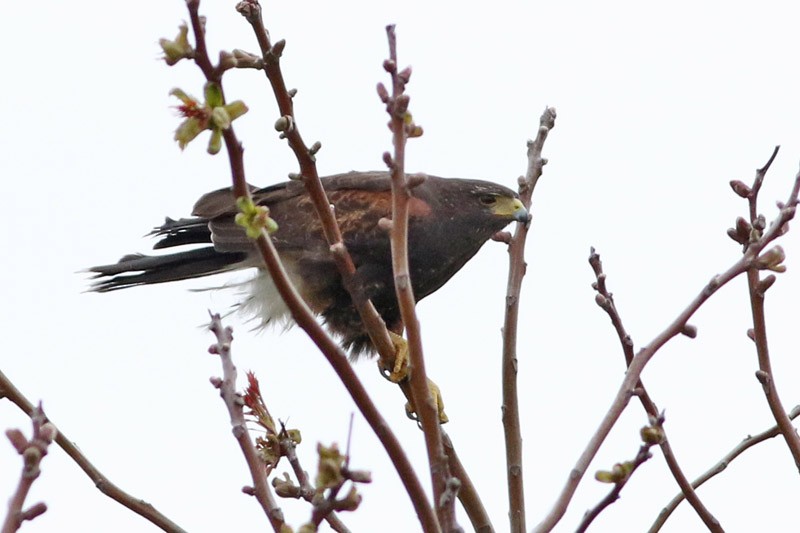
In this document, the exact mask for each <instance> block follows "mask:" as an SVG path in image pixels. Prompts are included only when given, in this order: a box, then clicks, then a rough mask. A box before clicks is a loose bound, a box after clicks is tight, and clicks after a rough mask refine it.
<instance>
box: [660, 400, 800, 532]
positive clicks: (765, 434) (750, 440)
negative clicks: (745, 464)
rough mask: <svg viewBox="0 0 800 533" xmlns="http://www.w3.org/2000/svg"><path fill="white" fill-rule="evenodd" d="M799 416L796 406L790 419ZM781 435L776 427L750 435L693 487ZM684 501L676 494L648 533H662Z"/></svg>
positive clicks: (702, 475) (798, 406)
mask: <svg viewBox="0 0 800 533" xmlns="http://www.w3.org/2000/svg"><path fill="white" fill-rule="evenodd" d="M798 416H800V405H795V406H794V409H792V410H791V411H790V412H789V418H790V419H792V420H794V419H795V418H797V417H798ZM780 434H781V429H780V427H778V426H777V425H775V426H772V427H771V428H769V429H767V430H765V431H762V432H761V433H759V434H758V435H748V436H747V437H745V438H744V439H742V442H740V443H739V444H737V445H736V446H734V448H733V449H732V450H731V451H729V452H728V453H727V454H725V456H724V457H723V458H722V459H720V460H719V461H718V462H717V464H715V465H714V466H712V467H711V468H709V469H708V470H707V471H706V472H704V473H703V474H701V475H700V476H698V477H697V479H695V480H694V481H692V487H693V488H695V489H697V488H699V487H700V485H702V484H703V483H705V482H706V481H708V480H709V479H711V478H712V477H714V476H716V475H717V474H719V473H720V472H722V471H724V470H725V469H726V468H728V466H729V465H730V464H731V462H732V461H733V460H734V459H736V458H737V457H738V456H739V455H741V454H742V452H745V451H746V450H748V449H750V448H752V447H753V446H755V445H756V444H760V443H762V442H764V441H765V440H768V439H771V438H773V437H776V436H778V435H780ZM683 500H684V493H683V492H679V493H678V494H676V495H675V497H674V498H672V500H671V501H670V502H669V503H668V504H667V505H666V506H665V507H664V508H663V509H662V510H661V512H660V513H659V514H658V518H656V520H655V522H653V525H652V526H650V529H649V530H648V533H657V532H658V531H660V530H661V528H662V526H663V525H664V524H665V523H666V521H667V519H668V518H669V516H670V515H671V514H672V512H673V511H674V510H675V509H677V507H678V505H680V503H681V502H682V501H683Z"/></svg>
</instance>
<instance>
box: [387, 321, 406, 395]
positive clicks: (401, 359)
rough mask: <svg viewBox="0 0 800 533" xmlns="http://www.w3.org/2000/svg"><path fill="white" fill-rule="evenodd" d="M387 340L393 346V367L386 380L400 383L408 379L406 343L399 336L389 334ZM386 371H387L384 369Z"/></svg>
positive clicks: (392, 333)
mask: <svg viewBox="0 0 800 533" xmlns="http://www.w3.org/2000/svg"><path fill="white" fill-rule="evenodd" d="M389 338H391V339H392V344H393V345H394V366H393V367H392V371H391V372H390V373H389V375H387V376H386V378H387V379H388V380H389V381H391V382H392V383H400V382H401V381H403V380H404V379H406V378H407V377H408V374H409V372H408V341H406V340H405V339H404V338H403V337H402V336H401V335H398V334H397V333H394V332H392V331H390V332H389ZM385 370H388V369H385Z"/></svg>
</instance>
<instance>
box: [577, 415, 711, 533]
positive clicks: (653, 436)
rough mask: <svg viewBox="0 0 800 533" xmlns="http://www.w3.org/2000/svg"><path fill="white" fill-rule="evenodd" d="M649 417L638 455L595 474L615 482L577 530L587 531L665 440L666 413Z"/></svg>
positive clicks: (587, 512)
mask: <svg viewBox="0 0 800 533" xmlns="http://www.w3.org/2000/svg"><path fill="white" fill-rule="evenodd" d="M649 419H650V425H649V426H645V427H643V428H642V430H641V436H642V440H643V441H644V444H642V445H641V446H640V447H639V451H638V452H637V454H636V457H634V458H633V460H632V461H626V462H625V463H622V464H617V465H614V468H613V470H612V471H610V472H598V473H597V474H595V477H596V478H597V480H598V481H603V482H611V483H614V486H613V487H612V488H611V490H610V491H609V493H608V494H606V496H605V497H604V498H603V499H602V500H600V502H599V503H598V504H597V505H596V506H594V507H593V508H592V509H590V510H588V511H586V513H585V514H584V515H583V520H581V522H580V524H579V525H578V528H577V529H576V530H575V531H576V532H577V533H583V532H584V531H586V530H587V529H588V528H589V526H590V525H591V523H592V521H594V519H595V518H597V517H598V516H599V515H600V513H602V512H603V510H605V509H606V508H607V507H608V506H609V505H611V504H612V503H614V502H615V501H617V500H618V499H619V496H620V493H621V492H622V489H623V488H624V487H625V485H626V484H627V483H628V480H630V479H631V477H632V476H633V473H634V472H635V471H636V469H637V468H639V467H640V466H641V465H642V464H644V463H645V462H646V461H647V460H649V459H650V458H651V457H652V454H651V453H650V448H652V447H653V446H655V445H656V444H659V443H661V442H662V441H663V440H664V438H665V435H664V413H659V414H658V415H656V416H650V417H649ZM720 529H721V528H720Z"/></svg>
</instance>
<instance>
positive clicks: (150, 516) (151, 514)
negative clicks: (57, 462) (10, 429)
mask: <svg viewBox="0 0 800 533" xmlns="http://www.w3.org/2000/svg"><path fill="white" fill-rule="evenodd" d="M0 398H8V399H9V400H11V403H13V404H14V405H16V406H17V407H19V408H20V410H21V411H22V412H23V413H25V414H26V415H28V416H29V417H32V416H33V413H34V406H33V404H32V403H31V402H30V401H29V400H28V399H27V398H26V397H25V396H24V395H23V394H22V393H21V392H20V391H19V389H17V388H16V387H15V386H14V384H13V383H11V380H9V379H8V378H7V377H6V375H5V374H3V372H1V371H0ZM51 423H52V422H51ZM56 444H58V446H59V447H60V448H61V449H62V450H64V452H65V453H66V454H67V455H68V456H69V457H70V459H72V460H73V461H74V462H75V464H77V465H78V466H79V467H80V468H81V470H83V472H84V473H85V474H86V475H87V476H88V477H89V479H90V480H92V483H94V486H95V487H97V488H98V489H99V490H100V492H102V493H103V494H105V495H106V496H108V497H109V498H111V499H112V500H114V501H116V502H118V503H120V504H122V505H124V506H125V507H127V508H128V509H130V510H131V511H133V512H134V513H136V514H138V515H139V516H141V517H143V518H144V519H146V520H148V521H150V522H151V523H153V524H154V525H155V526H157V527H159V528H161V529H162V530H164V531H169V532H171V533H184V530H183V529H182V528H181V527H180V526H178V525H177V524H176V523H175V522H173V521H172V520H170V519H169V518H167V517H166V516H164V515H163V514H161V513H160V512H159V511H158V510H157V509H156V508H155V507H153V506H152V505H150V504H149V503H147V502H146V501H144V500H142V499H141V498H136V497H134V496H131V495H130V494H128V493H127V492H125V491H123V490H122V489H120V488H119V487H118V486H116V485H115V484H114V483H112V482H111V481H110V480H109V479H108V478H107V477H106V476H105V475H103V473H102V472H100V471H99V470H98V469H97V467H95V466H94V465H93V464H92V463H91V462H90V461H89V459H88V458H87V457H86V456H85V455H84V454H83V452H81V451H80V449H78V447H77V445H75V443H74V442H73V441H72V440H71V439H68V438H67V437H66V436H64V433H63V432H62V431H61V430H58V434H57V435H56Z"/></svg>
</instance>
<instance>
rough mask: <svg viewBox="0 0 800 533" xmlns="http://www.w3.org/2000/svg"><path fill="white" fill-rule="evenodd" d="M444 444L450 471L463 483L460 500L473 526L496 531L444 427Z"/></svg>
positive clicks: (482, 532)
mask: <svg viewBox="0 0 800 533" xmlns="http://www.w3.org/2000/svg"><path fill="white" fill-rule="evenodd" d="M442 444H443V445H444V451H445V454H446V455H447V463H448V465H450V473H451V474H452V476H453V477H454V478H455V479H457V480H458V481H459V482H460V483H461V486H460V488H459V490H458V500H459V501H460V502H461V506H462V507H463V508H464V511H466V513H467V517H468V518H469V521H470V523H472V528H473V529H474V530H475V533H494V526H493V525H492V520H491V519H490V518H489V513H487V512H486V508H485V507H484V506H483V502H482V501H481V498H480V496H479V495H478V491H477V489H476V488H475V485H474V484H473V483H472V479H470V477H469V474H468V473H467V471H466V469H465V468H464V465H463V464H462V463H461V460H460V459H459V458H458V453H456V449H455V447H454V446H453V442H452V441H451V440H450V436H449V435H448V434H447V432H446V431H445V430H444V429H442Z"/></svg>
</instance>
